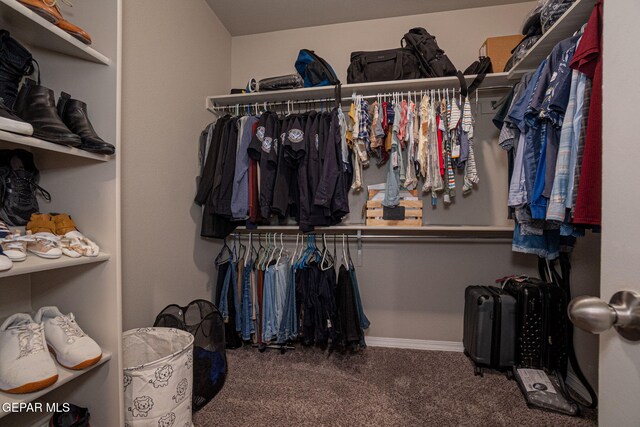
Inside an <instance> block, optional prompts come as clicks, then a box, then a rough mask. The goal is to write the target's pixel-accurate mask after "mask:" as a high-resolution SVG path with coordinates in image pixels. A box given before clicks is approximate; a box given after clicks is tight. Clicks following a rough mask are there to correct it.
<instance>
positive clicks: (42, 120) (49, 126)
mask: <svg viewBox="0 0 640 427" xmlns="http://www.w3.org/2000/svg"><path fill="white" fill-rule="evenodd" d="M15 110H16V114H17V115H18V116H19V117H20V118H21V119H23V120H25V121H27V122H29V123H31V125H32V126H33V136H34V137H36V138H39V139H44V140H45V141H49V142H53V143H55V144H62V145H69V146H71V147H77V146H79V145H80V144H81V143H82V141H81V140H80V137H79V136H78V135H76V134H74V133H73V132H71V131H70V130H69V129H68V128H67V127H66V126H65V124H64V123H63V122H62V120H61V119H60V116H58V111H57V110H56V98H55V96H54V95H53V91H52V90H51V89H47V88H46V87H44V86H40V85H38V84H36V82H34V81H33V80H31V79H27V81H26V82H25V84H24V85H23V86H22V89H20V93H18V99H17V101H16V106H15Z"/></svg>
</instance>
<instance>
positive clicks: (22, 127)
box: [0, 100, 33, 136]
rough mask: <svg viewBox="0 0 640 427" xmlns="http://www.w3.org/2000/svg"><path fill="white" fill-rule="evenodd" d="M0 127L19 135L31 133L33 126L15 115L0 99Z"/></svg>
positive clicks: (29, 134)
mask: <svg viewBox="0 0 640 427" xmlns="http://www.w3.org/2000/svg"><path fill="white" fill-rule="evenodd" d="M0 129H1V130H6V131H7V132H11V133H19V134H21V135H27V136H31V135H33V126H31V125H30V124H29V123H27V122H25V121H24V120H22V119H21V118H20V117H18V116H16V115H15V114H14V113H13V111H11V110H10V109H9V108H7V106H6V105H4V102H3V101H2V100H0Z"/></svg>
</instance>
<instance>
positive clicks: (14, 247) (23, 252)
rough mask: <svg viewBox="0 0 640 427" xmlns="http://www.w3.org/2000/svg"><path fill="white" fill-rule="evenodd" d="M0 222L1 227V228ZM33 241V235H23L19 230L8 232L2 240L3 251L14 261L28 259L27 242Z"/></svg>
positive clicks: (0, 243)
mask: <svg viewBox="0 0 640 427" xmlns="http://www.w3.org/2000/svg"><path fill="white" fill-rule="evenodd" d="M1 227H2V226H1V223H0V228H1ZM30 241H33V237H31V236H21V235H20V232H19V231H16V232H15V233H13V234H8V235H6V236H5V238H4V239H2V241H1V242H0V245H1V246H2V252H3V253H4V254H5V255H6V256H7V257H9V259H10V260H11V261H13V262H20V261H24V260H25V259H27V243H28V242H30Z"/></svg>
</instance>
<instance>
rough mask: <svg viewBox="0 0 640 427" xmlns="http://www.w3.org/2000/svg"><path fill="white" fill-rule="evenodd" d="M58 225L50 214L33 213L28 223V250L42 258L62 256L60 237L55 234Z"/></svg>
mask: <svg viewBox="0 0 640 427" xmlns="http://www.w3.org/2000/svg"><path fill="white" fill-rule="evenodd" d="M55 228H56V226H55V224H54V223H53V221H52V219H51V215H49V214H39V213H38V214H33V215H31V219H30V220H29V222H28V223H27V237H29V238H30V239H29V240H28V241H27V250H28V251H29V252H31V253H33V254H36V255H38V256H39V257H42V258H50V259H55V258H60V257H61V256H62V249H60V237H58V236H56V235H55V234H54V230H55Z"/></svg>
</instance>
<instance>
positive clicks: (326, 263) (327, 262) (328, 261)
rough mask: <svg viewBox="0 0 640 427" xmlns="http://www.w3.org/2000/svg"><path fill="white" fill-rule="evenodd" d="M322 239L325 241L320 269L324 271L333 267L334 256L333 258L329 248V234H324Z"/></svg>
mask: <svg viewBox="0 0 640 427" xmlns="http://www.w3.org/2000/svg"><path fill="white" fill-rule="evenodd" d="M322 240H323V243H324V251H323V253H322V260H321V261H320V269H321V270H322V271H326V270H328V269H330V268H332V267H333V258H331V253H329V249H328V248H327V235H326V234H323V235H322Z"/></svg>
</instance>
